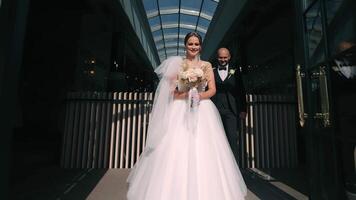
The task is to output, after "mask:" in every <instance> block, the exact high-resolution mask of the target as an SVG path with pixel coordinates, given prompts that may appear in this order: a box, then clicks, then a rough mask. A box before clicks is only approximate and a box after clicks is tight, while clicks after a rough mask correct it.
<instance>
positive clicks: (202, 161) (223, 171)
mask: <svg viewBox="0 0 356 200" xmlns="http://www.w3.org/2000/svg"><path fill="white" fill-rule="evenodd" d="M176 61H177V62H173V63H174V64H179V63H180V62H181V61H180V59H179V58H176ZM166 64H167V63H166ZM200 90H204V87H202V88H201V89H200ZM157 98H159V97H157ZM154 106H159V104H155V105H154ZM165 109H168V110H169V112H168V114H167V113H166V115H165V117H164V118H162V119H161V120H162V121H161V122H160V123H158V124H161V126H162V128H163V129H164V134H163V135H161V136H160V139H159V140H157V141H159V142H157V141H155V142H151V143H152V144H155V145H152V146H151V147H147V146H146V148H149V150H147V149H146V151H145V152H144V153H143V154H142V155H141V157H140V159H139V161H138V163H136V165H135V166H134V168H133V169H132V171H131V173H130V175H129V178H128V183H129V191H128V193H127V198H128V200H240V199H244V197H245V195H246V191H247V189H246V185H245V182H244V180H243V178H242V176H241V173H240V170H239V167H238V166H237V164H236V161H235V158H234V155H233V153H232V151H231V149H230V146H229V143H228V141H227V138H226V136H225V132H224V128H223V124H222V122H221V119H220V115H219V112H218V111H217V109H216V107H215V105H214V104H213V103H212V101H211V100H210V99H207V100H201V101H200V104H199V106H198V108H197V109H196V110H195V111H194V112H195V116H194V118H195V119H194V121H195V127H194V129H192V128H190V127H189V125H188V124H189V122H188V121H187V120H192V115H190V113H189V112H192V111H191V110H190V109H189V106H188V101H187V100H172V101H170V102H169V103H168V105H167V107H166V108H165ZM154 111H155V110H153V112H154ZM153 120H154V119H153ZM156 129H157V130H158V127H156ZM192 130H194V131H192ZM148 132H150V128H149V131H148ZM151 132H152V133H151V134H155V130H152V129H151ZM148 134H150V133H148ZM148 137H150V136H148ZM147 142H148V143H150V141H149V139H148V140H147ZM147 145H148V146H149V145H150V144H147Z"/></svg>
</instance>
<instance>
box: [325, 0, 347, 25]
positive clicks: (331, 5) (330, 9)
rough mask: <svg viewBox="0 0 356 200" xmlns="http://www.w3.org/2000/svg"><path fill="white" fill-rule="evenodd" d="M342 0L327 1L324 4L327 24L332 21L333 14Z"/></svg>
mask: <svg viewBox="0 0 356 200" xmlns="http://www.w3.org/2000/svg"><path fill="white" fill-rule="evenodd" d="M343 1H344V0H328V1H327V3H326V7H327V8H326V9H327V19H328V20H327V21H328V24H330V23H331V21H332V20H333V19H334V17H335V14H336V13H337V11H338V10H339V8H340V5H341V4H342V2H343Z"/></svg>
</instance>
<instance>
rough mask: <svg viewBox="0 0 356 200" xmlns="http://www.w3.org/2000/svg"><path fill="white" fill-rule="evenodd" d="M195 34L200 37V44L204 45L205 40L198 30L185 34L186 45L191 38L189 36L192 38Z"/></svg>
mask: <svg viewBox="0 0 356 200" xmlns="http://www.w3.org/2000/svg"><path fill="white" fill-rule="evenodd" d="M193 36H194V37H196V38H198V40H199V43H200V45H202V43H203V40H202V38H201V36H200V35H199V33H197V32H189V33H188V34H187V35H185V37H184V45H186V44H187V42H188V40H189V38H191V37H193Z"/></svg>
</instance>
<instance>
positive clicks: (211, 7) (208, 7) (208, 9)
mask: <svg viewBox="0 0 356 200" xmlns="http://www.w3.org/2000/svg"><path fill="white" fill-rule="evenodd" d="M217 5H218V4H217V3H216V2H215V1H204V4H203V8H202V12H204V13H206V14H208V15H214V12H215V9H216V6H217Z"/></svg>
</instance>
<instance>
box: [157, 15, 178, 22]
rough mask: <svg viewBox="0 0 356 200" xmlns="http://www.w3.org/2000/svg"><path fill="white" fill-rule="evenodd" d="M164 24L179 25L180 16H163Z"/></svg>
mask: <svg viewBox="0 0 356 200" xmlns="http://www.w3.org/2000/svg"><path fill="white" fill-rule="evenodd" d="M161 19H162V23H163V24H172V23H174V24H176V23H178V14H173V15H161Z"/></svg>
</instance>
